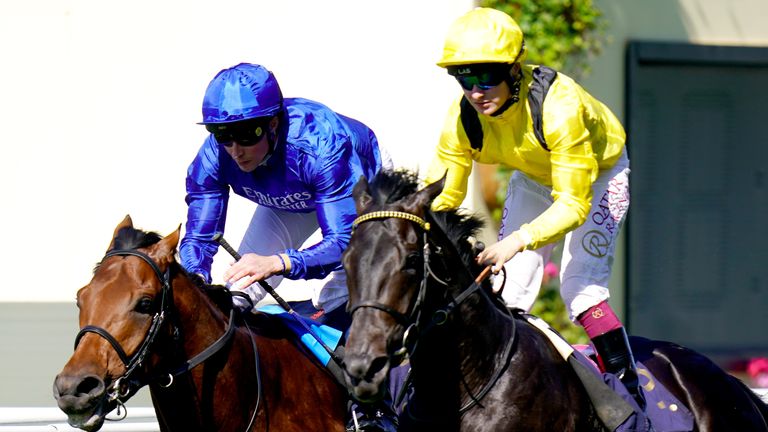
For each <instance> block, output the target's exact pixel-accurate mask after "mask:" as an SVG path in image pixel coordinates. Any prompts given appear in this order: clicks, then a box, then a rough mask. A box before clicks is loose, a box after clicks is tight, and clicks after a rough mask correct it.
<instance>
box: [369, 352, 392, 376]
mask: <svg viewBox="0 0 768 432" xmlns="http://www.w3.org/2000/svg"><path fill="white" fill-rule="evenodd" d="M387 362H388V359H387V358H386V357H376V358H375V359H373V361H372V362H371V368H370V369H368V374H367V375H366V376H365V378H366V379H367V380H370V379H372V378H373V376H374V375H376V374H377V373H378V372H379V371H381V370H382V369H384V367H386V366H387Z"/></svg>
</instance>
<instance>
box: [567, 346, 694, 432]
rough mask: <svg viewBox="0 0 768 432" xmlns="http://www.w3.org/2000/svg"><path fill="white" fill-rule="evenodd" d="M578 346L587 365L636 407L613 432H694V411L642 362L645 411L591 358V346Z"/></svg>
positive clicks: (639, 368) (638, 365)
mask: <svg viewBox="0 0 768 432" xmlns="http://www.w3.org/2000/svg"><path fill="white" fill-rule="evenodd" d="M575 348H577V349H576V351H575V352H574V355H575V356H576V358H577V359H578V360H579V361H580V362H582V363H584V364H587V365H588V366H589V367H590V369H592V370H593V371H594V372H595V374H597V375H598V376H600V377H601V378H602V379H603V381H604V382H605V383H606V384H607V385H608V387H610V388H611V389H613V391H615V392H616V393H618V394H619V395H620V396H621V397H622V399H624V400H625V401H626V402H627V403H629V404H630V405H631V406H632V408H633V409H634V410H635V413H634V414H633V415H632V416H630V417H629V418H628V419H627V420H626V421H625V422H624V423H622V424H621V425H620V426H619V427H618V428H617V429H615V430H614V431H613V432H691V431H693V430H694V418H693V414H692V413H691V412H690V410H688V408H687V407H686V406H685V405H683V404H682V402H680V401H679V400H678V399H677V398H676V397H675V396H674V395H673V394H672V393H670V392H669V390H667V389H666V387H664V385H662V384H661V382H660V381H659V380H658V379H656V377H655V376H654V375H653V373H652V372H651V371H650V370H649V369H648V368H647V367H645V365H644V364H643V363H642V361H636V364H637V371H638V375H639V376H640V385H641V387H642V391H643V393H644V395H645V401H646V408H645V412H643V411H641V410H640V407H639V406H638V405H637V402H636V401H635V399H634V398H633V397H632V395H630V394H629V391H627V388H626V387H624V384H622V383H621V381H620V380H619V379H618V378H617V377H616V375H613V374H609V373H601V372H600V371H599V370H598V369H597V366H596V365H595V363H594V362H593V361H592V360H591V359H590V358H589V357H588V356H589V355H591V354H593V352H592V351H591V349H592V348H591V347H589V346H586V347H585V346H578V347H575ZM638 348H642V347H638V346H636V345H634V344H633V349H638ZM649 420H650V422H649ZM649 423H650V425H652V427H651V426H650V425H649Z"/></svg>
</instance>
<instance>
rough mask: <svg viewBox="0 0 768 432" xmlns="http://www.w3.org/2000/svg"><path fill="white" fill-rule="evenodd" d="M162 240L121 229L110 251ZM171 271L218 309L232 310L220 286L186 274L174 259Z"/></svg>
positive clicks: (149, 232) (152, 234)
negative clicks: (198, 290)
mask: <svg viewBox="0 0 768 432" xmlns="http://www.w3.org/2000/svg"><path fill="white" fill-rule="evenodd" d="M162 239H163V236H161V235H160V234H158V233H156V232H153V231H143V230H140V229H138V228H134V227H132V226H126V227H122V228H120V229H119V230H118V231H117V235H116V236H115V238H114V239H113V243H112V250H134V249H141V248H146V247H149V246H152V245H153V244H155V243H157V242H159V241H160V240H162ZM100 265H101V263H100V262H99V263H97V264H96V267H95V268H94V270H93V271H94V273H95V272H96V270H98V269H99V266H100ZM171 271H172V272H174V273H182V274H183V275H185V276H186V277H187V278H189V279H190V280H191V281H192V282H193V283H194V284H195V286H197V287H198V288H199V289H200V290H201V291H202V292H204V293H205V294H206V295H208V297H209V298H210V299H211V301H213V302H214V303H215V304H216V305H217V306H218V307H219V309H221V310H222V311H223V312H225V313H229V310H230V309H231V308H232V295H231V294H230V292H229V290H228V289H227V288H226V287H224V286H222V285H212V284H208V283H206V282H205V280H204V279H203V278H202V277H200V275H197V274H193V273H188V272H187V271H186V270H185V269H184V267H182V266H181V264H179V263H178V261H176V260H175V259H174V260H173V262H172V263H171Z"/></svg>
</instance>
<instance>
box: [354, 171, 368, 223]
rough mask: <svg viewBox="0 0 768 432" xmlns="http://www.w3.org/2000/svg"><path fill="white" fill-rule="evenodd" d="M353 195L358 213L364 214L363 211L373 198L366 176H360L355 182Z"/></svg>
mask: <svg viewBox="0 0 768 432" xmlns="http://www.w3.org/2000/svg"><path fill="white" fill-rule="evenodd" d="M352 196H353V197H354V198H355V210H357V214H363V211H364V210H365V208H366V207H368V205H369V204H370V203H371V200H372V199H373V197H371V190H370V189H369V188H368V179H366V178H365V176H360V179H359V180H357V183H355V187H354V189H352Z"/></svg>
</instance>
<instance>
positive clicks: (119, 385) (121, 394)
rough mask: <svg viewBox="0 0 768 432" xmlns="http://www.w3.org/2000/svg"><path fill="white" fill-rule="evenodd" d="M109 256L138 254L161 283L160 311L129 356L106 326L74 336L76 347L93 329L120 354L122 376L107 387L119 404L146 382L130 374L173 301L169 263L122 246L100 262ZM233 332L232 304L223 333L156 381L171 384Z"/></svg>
mask: <svg viewBox="0 0 768 432" xmlns="http://www.w3.org/2000/svg"><path fill="white" fill-rule="evenodd" d="M112 256H135V257H138V258H140V259H141V260H142V261H144V262H145V263H147V264H148V265H149V266H150V267H151V268H152V270H153V271H154V273H155V275H157V278H158V279H159V280H160V284H161V285H162V297H161V301H160V311H159V312H157V313H156V314H155V315H154V316H153V317H152V324H151V325H150V327H149V331H148V332H147V334H146V336H144V340H143V341H142V343H141V345H140V346H139V348H138V349H137V351H136V352H135V353H134V354H133V355H132V356H130V357H129V356H128V355H127V354H126V353H125V350H124V349H123V347H122V346H121V345H120V343H119V342H118V341H117V339H115V337H114V336H112V335H111V334H110V333H109V332H108V331H107V330H105V329H104V328H102V327H98V326H94V325H86V326H84V327H83V328H81V329H80V331H79V332H78V333H77V336H76V337H75V349H77V346H78V344H79V343H80V339H82V338H83V336H85V334H86V333H95V334H97V335H99V336H101V337H102V338H104V339H105V340H106V341H107V342H109V344H110V345H111V346H112V348H113V349H114V350H115V352H116V353H117V355H118V356H119V357H120V360H121V361H122V362H123V364H124V365H125V372H124V373H123V375H122V376H120V377H119V378H118V379H116V380H115V381H114V382H113V383H112V385H111V386H110V389H109V391H108V400H109V401H110V402H111V401H117V402H118V403H119V404H122V403H123V402H124V401H122V400H121V399H122V398H125V397H126V396H129V395H130V394H131V392H132V390H138V389H139V388H141V387H142V386H144V384H146V383H145V382H141V380H138V379H135V380H131V377H132V376H133V375H134V373H135V371H136V369H137V368H138V367H140V366H141V365H142V363H143V362H144V359H145V358H146V356H147V354H148V353H149V349H150V346H151V345H152V344H153V343H154V341H155V338H156V337H157V335H158V333H159V331H160V327H161V326H162V324H163V322H164V321H165V318H166V313H168V314H170V309H171V306H172V305H173V291H172V289H171V283H170V280H171V276H170V266H169V267H168V268H167V269H166V270H165V272H162V271H161V270H160V267H159V266H158V265H157V263H155V261H154V260H153V259H152V258H151V257H150V256H149V255H147V254H145V253H143V252H139V251H137V250H122V249H115V250H111V251H109V252H107V254H106V255H104V258H103V259H102V262H103V261H104V260H105V259H107V258H109V257H112ZM234 332H235V326H234V308H233V309H232V310H231V311H230V313H229V321H228V322H227V328H226V329H225V331H224V334H222V335H221V336H220V337H219V338H218V339H217V340H216V341H215V342H213V343H212V344H211V345H209V346H208V347H207V348H206V349H204V350H203V351H202V352H200V353H199V354H197V355H195V356H194V357H192V358H191V359H189V360H187V361H186V362H184V363H183V364H182V365H180V366H179V367H177V368H175V369H173V370H171V371H170V372H168V373H166V374H161V375H159V376H158V378H157V379H158V380H159V377H167V378H168V381H167V382H165V383H159V385H160V386H161V387H164V388H168V387H170V386H171V384H173V380H174V377H176V376H178V375H181V374H183V373H186V372H188V371H189V370H191V369H193V368H194V367H196V366H197V365H199V364H200V363H202V362H204V361H205V360H207V359H208V358H210V357H211V356H212V355H214V354H215V353H216V352H218V351H219V350H220V349H221V348H222V347H223V346H224V345H226V344H227V342H229V340H230V339H231V338H232V335H234ZM174 333H178V332H177V331H176V330H174Z"/></svg>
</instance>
